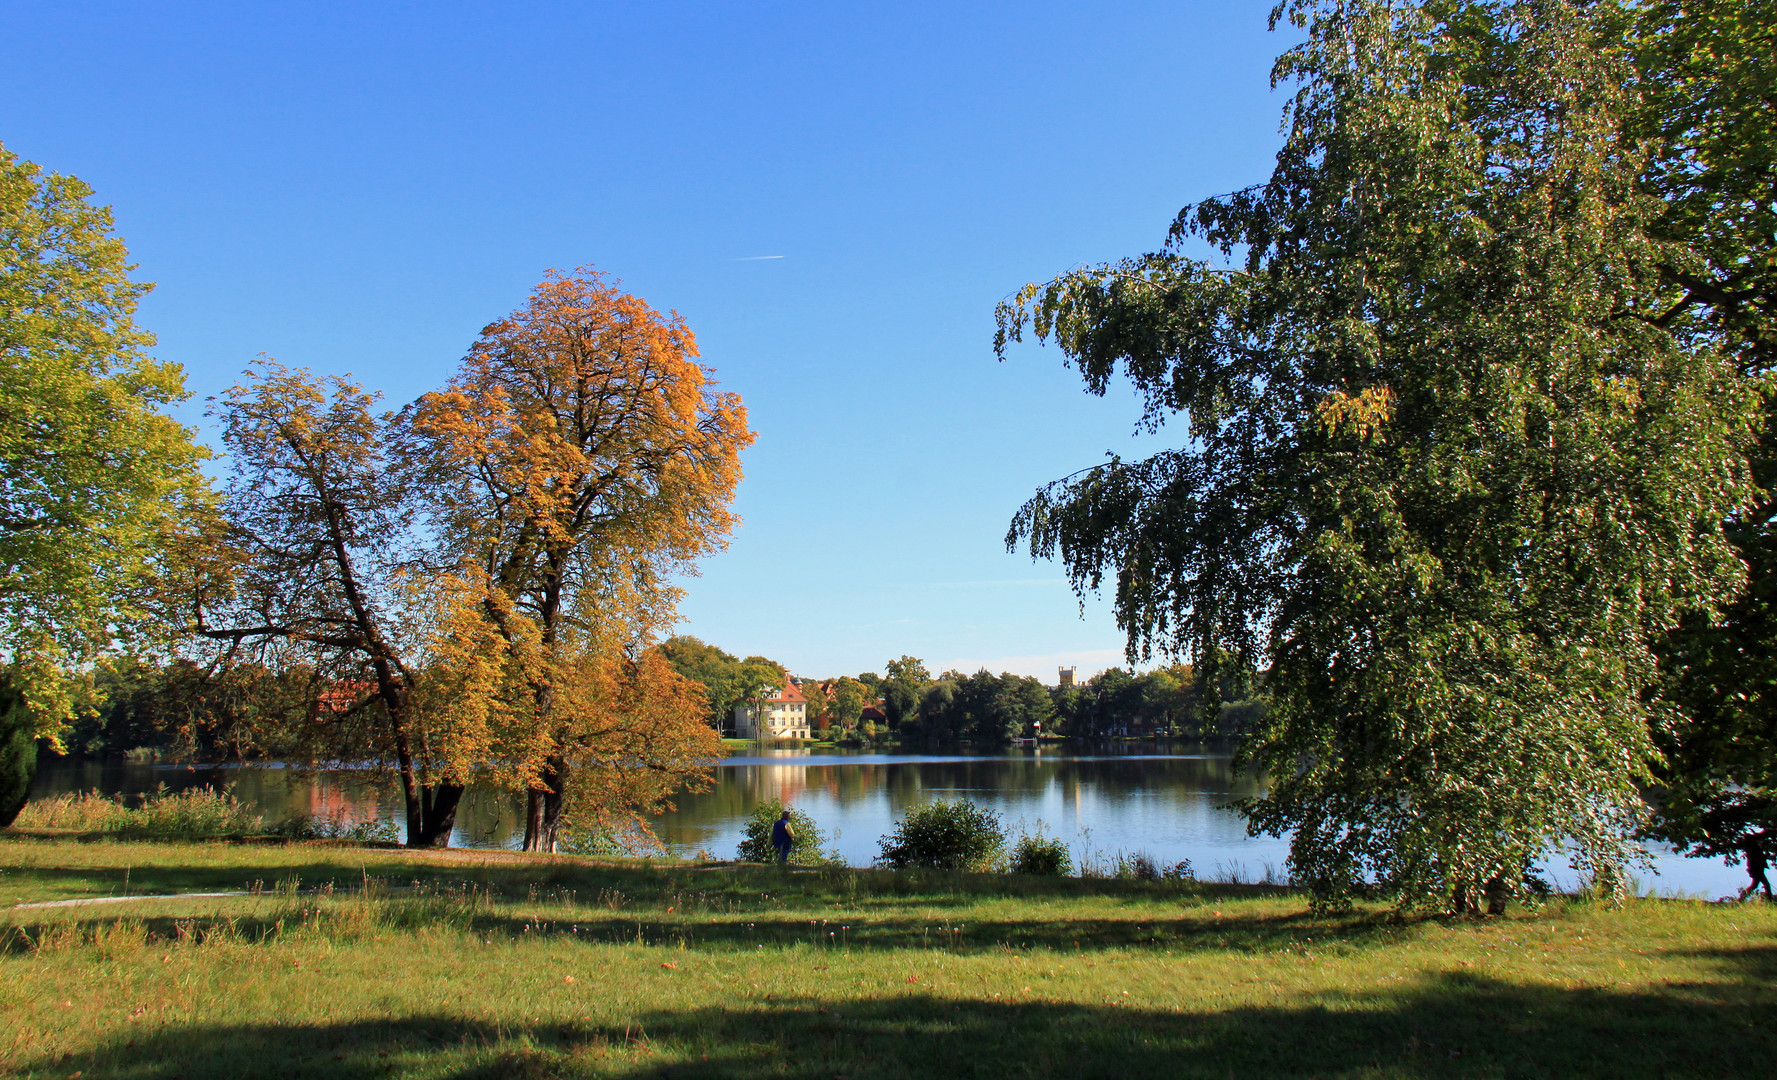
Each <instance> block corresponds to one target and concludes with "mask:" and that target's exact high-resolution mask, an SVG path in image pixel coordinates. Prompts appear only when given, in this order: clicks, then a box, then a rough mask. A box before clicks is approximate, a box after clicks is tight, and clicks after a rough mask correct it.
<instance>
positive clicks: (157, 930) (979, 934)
mask: <svg viewBox="0 0 1777 1080" xmlns="http://www.w3.org/2000/svg"><path fill="white" fill-rule="evenodd" d="M342 899H346V900H349V899H350V898H349V897H342ZM216 902H217V901H207V903H212V904H213V903H216ZM231 902H232V903H233V904H236V905H240V904H242V903H244V902H247V898H240V899H236V900H233V901H231ZM148 903H155V902H153V901H148ZM165 903H166V902H164V901H162V902H159V905H161V910H157V911H154V912H152V913H149V914H142V913H140V912H137V911H130V910H127V908H128V905H127V904H119V905H116V906H115V907H113V906H112V905H104V906H102V907H98V906H95V907H92V908H86V907H77V908H63V909H53V910H51V911H43V910H32V911H25V912H19V913H18V916H26V915H30V916H39V917H38V918H34V919H26V918H20V917H17V916H15V918H14V920H13V922H12V924H11V926H10V927H0V954H12V955H22V954H24V953H28V952H31V951H32V950H34V949H35V948H37V947H38V943H39V942H41V941H44V940H48V939H57V938H59V939H62V940H69V939H72V940H75V941H95V940H98V939H101V938H103V937H104V936H105V935H107V934H108V933H110V932H112V931H114V930H115V928H117V927H118V926H119V925H120V924H124V923H127V924H129V925H131V926H134V927H140V928H141V930H142V931H143V932H144V933H145V934H146V936H147V938H148V939H149V940H150V941H166V942H202V941H205V940H208V939H210V938H213V937H218V936H219V937H221V938H223V939H226V940H232V941H239V942H247V943H260V944H269V943H272V942H275V941H277V940H279V939H281V938H285V937H288V936H290V935H297V936H298V937H299V938H300V937H301V935H303V934H305V933H306V934H319V935H320V936H322V937H329V936H334V935H336V934H343V935H344V936H345V937H346V938H350V939H356V938H358V937H361V936H362V935H363V934H365V933H367V932H371V931H374V930H376V929H378V928H382V929H385V930H389V931H404V930H415V929H419V928H424V927H436V928H440V929H446V930H456V931H460V932H462V933H465V934H472V935H474V936H475V937H477V938H484V939H497V940H503V941H508V942H512V941H520V940H524V941H574V942H579V943H584V944H586V945H588V946H609V945H634V944H642V945H655V946H662V945H664V946H675V947H685V948H690V949H705V950H713V951H726V952H751V951H753V950H756V949H758V948H759V947H761V946H764V947H767V948H782V947H793V946H808V947H811V948H815V949H837V950H841V951H850V952H870V953H882V952H914V953H921V952H924V951H926V950H935V951H942V952H945V953H949V954H953V955H963V956H967V955H971V954H979V953H985V952H991V951H995V950H1001V949H1006V948H1011V949H1040V950H1048V951H1052V952H1058V953H1088V952H1098V951H1105V950H1131V949H1152V950H1155V951H1160V952H1173V953H1176V952H1186V951H1206V950H1218V951H1224V952H1239V953H1264V952H1273V951H1276V950H1279V949H1284V948H1288V947H1291V946H1295V945H1298V944H1301V943H1303V942H1304V939H1309V938H1311V939H1312V940H1313V941H1314V942H1315V943H1316V944H1315V948H1316V949H1317V950H1324V949H1325V948H1327V947H1328V946H1329V945H1332V944H1335V943H1339V944H1343V945H1346V946H1351V947H1372V946H1386V945H1389V944H1393V943H1397V942H1398V941H1399V940H1400V938H1399V935H1400V933H1401V931H1402V930H1403V928H1404V927H1403V925H1402V924H1401V923H1399V922H1396V921H1393V920H1390V919H1388V918H1385V917H1379V916H1344V917H1330V918H1327V917H1317V916H1313V915H1311V914H1309V913H1307V912H1294V913H1280V914H1274V915H1257V914H1246V915H1228V916H1225V917H1218V918H1213V919H1211V918H1206V917H1203V916H1201V915H1195V914H1193V915H1191V916H1190V917H1185V918H1181V917H1179V916H1178V915H1168V916H1164V917H1161V918H1154V917H1152V916H1148V917H1143V918H1130V919H1127V920H1125V919H1104V918H1091V919H1083V918H1073V919H1070V918H1061V917H1045V914H1046V913H1044V912H1041V911H1037V912H1033V913H1032V914H1031V916H1030V917H1028V918H1019V919H999V920H996V919H981V920H975V919H968V918H963V919H956V918H952V917H948V916H945V915H942V914H940V915H938V916H936V917H933V916H918V917H915V916H890V915H886V914H885V915H872V916H869V917H868V918H858V917H855V916H851V915H844V916H836V917H833V918H821V919H810V918H806V917H803V918H797V917H793V916H764V915H757V914H749V913H742V914H735V915H711V914H707V913H698V912H695V911H690V912H686V913H683V914H680V915H677V916H673V915H663V914H662V913H661V912H658V911H649V912H639V913H636V914H629V913H626V912H623V911H602V910H593V911H589V910H587V909H585V908H579V909H576V910H572V911H566V912H562V913H561V914H555V913H553V912H546V913H543V914H537V913H517V912H513V913H508V912H504V911H500V910H498V909H497V908H494V909H490V908H488V907H487V906H485V905H477V904H474V903H472V902H465V901H458V900H454V899H451V898H449V897H442V898H441V897H437V896H431V897H427V896H423V895H419V894H413V895H412V896H411V898H404V897H400V896H388V897H384V898H382V899H380V900H378V901H375V902H374V903H373V904H371V905H369V907H368V910H367V911H366V910H364V909H348V908H345V907H343V906H339V905H335V906H326V905H322V904H319V903H317V902H316V900H315V899H314V898H313V897H292V898H287V897H283V896H278V895H275V894H272V893H266V894H263V895H261V896H259V897H257V898H253V901H252V902H251V904H250V906H247V907H245V908H244V909H239V910H231V911H228V912H218V911H217V910H216V909H215V908H213V907H204V906H202V905H203V904H204V903H206V901H188V902H186V903H195V904H197V905H199V906H197V907H195V908H193V909H192V910H190V911H171V912H169V911H166V910H165V909H164V904H165Z"/></svg>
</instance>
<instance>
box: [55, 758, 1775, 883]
mask: <svg viewBox="0 0 1777 1080" xmlns="http://www.w3.org/2000/svg"><path fill="white" fill-rule="evenodd" d="M1193 751H1196V752H1193ZM160 785H165V786H166V787H167V788H168V789H170V790H179V789H182V788H187V787H195V786H206V785H208V786H217V785H228V786H230V787H232V789H233V790H234V791H235V793H236V794H237V795H238V796H240V797H241V798H242V799H243V800H245V801H247V802H250V803H252V804H253V805H255V806H256V807H257V808H258V810H259V812H260V813H262V814H264V815H265V817H266V818H267V819H268V820H272V821H276V820H279V819H281V818H284V817H287V816H289V815H292V814H296V813H303V814H313V815H315V816H318V817H322V818H332V819H338V820H340V821H342V822H344V823H346V824H355V823H358V822H363V821H371V820H376V819H379V818H380V819H388V820H394V821H397V822H399V821H400V819H401V809H400V808H401V803H400V799H399V797H398V796H397V795H396V794H395V793H394V792H393V791H392V790H389V789H388V788H381V789H379V788H377V787H376V786H374V785H372V784H371V783H370V782H369V778H368V774H366V773H363V772H358V771H354V770H330V771H325V772H320V773H313V772H306V773H304V772H297V771H294V770H289V769H284V768H282V767H280V766H277V765H275V764H273V765H247V766H223V767H214V766H190V765H164V764H157V765H144V764H134V763H127V762H109V761H107V762H70V761H45V762H43V763H42V764H41V765H40V767H39V769H38V775H37V779H36V782H35V783H34V784H33V786H32V794H33V797H38V796H44V795H53V794H58V793H61V792H67V791H98V792H100V793H102V794H107V795H112V794H124V795H134V794H141V793H143V792H148V791H153V790H154V789H155V788H156V787H158V786H160ZM1259 790H1260V788H1259V785H1258V783H1257V782H1256V781H1255V780H1254V778H1253V777H1251V776H1249V775H1242V774H1240V773H1237V772H1236V771H1235V770H1234V769H1233V768H1232V767H1231V764H1230V761H1229V757H1228V755H1227V754H1226V753H1225V752H1217V751H1214V750H1210V749H1201V750H1199V748H1191V747H1187V748H1178V747H1170V748H1169V747H1163V746H1162V747H1153V748H1150V749H1149V750H1148V751H1147V752H1133V753H1132V752H1128V751H1126V750H1119V752H1117V753H1103V754H1098V753H1091V752H1087V751H1083V750H1081V749H1079V748H1067V749H1053V748H1047V747H1045V748H1042V749H1036V748H1022V749H1017V748H1015V749H1012V750H1005V751H997V752H994V753H990V754H932V755H921V754H873V753H862V752H851V753H848V752H845V751H826V752H816V753H811V752H807V751H802V750H779V749H760V750H754V751H752V752H748V753H743V754H738V755H736V756H734V757H730V758H728V759H727V760H726V761H724V762H723V763H722V764H721V765H720V766H719V767H718V768H717V769H716V784H715V787H714V788H712V789H711V790H709V791H705V792H698V793H694V794H684V795H681V796H680V797H679V798H678V800H677V803H678V808H677V809H676V810H673V811H671V812H669V813H666V814H663V815H661V816H660V817H659V818H657V819H655V821H654V827H655V831H656V832H657V833H658V834H659V836H660V838H661V840H663V841H664V842H665V843H666V844H667V845H668V846H669V847H670V848H671V849H673V850H674V851H675V852H678V853H681V854H693V853H696V852H698V851H700V850H707V851H709V852H711V853H712V854H714V855H716V856H718V857H724V858H726V857H732V856H733V855H734V853H735V845H736V844H737V843H738V842H739V840H740V830H741V825H742V823H743V822H744V821H745V819H746V817H747V815H748V814H750V813H751V812H752V810H753V808H754V807H756V806H758V805H759V804H760V803H762V802H765V801H767V800H769V799H774V798H775V799H782V800H783V801H784V802H785V803H788V804H790V805H792V806H796V807H799V808H801V809H803V810H806V811H807V812H808V813H809V814H811V815H813V817H814V819H815V821H816V822H817V823H818V824H819V826H820V827H821V829H822V831H824V832H826V833H827V834H828V836H829V838H830V840H831V845H830V846H832V847H834V848H837V849H838V851H839V852H840V854H842V855H843V856H844V857H845V859H846V861H847V862H849V863H851V864H852V865H854V866H866V865H869V863H870V861H871V860H872V859H874V858H875V857H876V854H877V840H878V839H879V838H880V837H881V836H882V835H883V834H884V833H886V832H888V830H889V829H890V828H891V827H892V826H893V824H894V822H895V821H896V820H897V819H898V818H899V817H900V816H901V815H902V814H903V813H904V812H905V811H906V809H907V807H909V806H914V805H918V804H920V803H924V802H928V801H930V800H932V799H940V798H943V799H954V798H967V799H969V800H971V801H973V802H975V803H976V804H978V805H981V806H985V807H988V808H990V809H993V810H997V811H999V813H1000V815H1001V818H1002V819H1003V821H1004V822H1005V823H1006V824H1007V825H1008V826H1010V827H1011V828H1012V829H1013V831H1014V832H1016V831H1017V830H1018V829H1020V828H1023V829H1025V830H1027V831H1034V830H1036V829H1037V828H1038V827H1039V826H1041V827H1043V828H1045V829H1047V831H1048V832H1049V833H1051V834H1052V835H1056V836H1059V837H1060V838H1061V839H1062V840H1063V841H1065V842H1066V843H1067V844H1068V845H1069V846H1070V847H1071V848H1072V849H1073V850H1074V853H1075V859H1076V861H1079V860H1081V859H1083V858H1084V859H1092V858H1099V859H1106V858H1109V857H1111V856H1114V855H1116V854H1117V853H1118V852H1136V851H1141V852H1146V853H1147V854H1149V855H1152V856H1153V857H1154V858H1155V859H1156V860H1158V861H1161V862H1164V863H1173V862H1177V861H1179V860H1181V859H1189V860H1191V862H1192V864H1193V865H1194V866H1195V868H1196V870H1197V874H1198V876H1199V877H1221V876H1224V875H1226V874H1229V873H1238V874H1240V875H1242V876H1243V877H1244V878H1245V879H1247V880H1258V879H1260V878H1262V877H1263V876H1264V875H1265V872H1266V869H1267V867H1271V868H1275V870H1276V871H1277V872H1278V873H1280V874H1281V873H1282V871H1283V866H1284V861H1285V858H1286V856H1287V855H1288V844H1287V842H1286V841H1283V840H1278V839H1272V838H1252V837H1248V836H1247V835H1246V826H1245V823H1244V822H1243V821H1242V819H1241V818H1240V816H1239V815H1238V814H1236V813H1234V812H1232V811H1230V810H1227V809H1224V805H1225V804H1226V803H1227V802H1228V801H1229V800H1231V799H1237V798H1240V797H1243V796H1246V795H1253V794H1257V793H1258V792H1259ZM520 828H521V816H520V806H519V803H518V801H517V800H515V799H513V798H512V797H511V796H509V795H507V794H505V793H502V792H498V791H493V790H474V791H471V792H470V794H469V795H468V796H467V797H466V798H465V800H464V805H463V808H462V811H461V812H460V813H459V815H458V827H457V829H456V831H455V833H453V835H452V838H451V842H452V843H453V844H459V845H466V846H508V847H510V846H515V844H516V842H517V839H518V836H519V830H520ZM1655 869H1656V870H1657V874H1654V875H1648V874H1646V873H1645V872H1644V873H1642V874H1641V877H1642V878H1643V880H1644V887H1645V888H1651V889H1653V890H1654V891H1657V892H1660V893H1668V894H1671V893H1682V894H1692V895H1704V896H1708V897H1711V898H1713V897H1716V896H1721V895H1724V894H1727V893H1729V892H1733V891H1737V890H1738V889H1739V888H1740V887H1741V885H1743V884H1744V882H1745V881H1746V877H1745V873H1744V871H1742V870H1741V869H1739V868H1738V867H1727V866H1723V865H1722V864H1721V863H1720V862H1719V861H1709V860H1700V859H1682V858H1678V857H1675V856H1672V855H1670V854H1666V853H1660V854H1659V855H1658V856H1657V857H1656V861H1655ZM1553 873H1554V876H1555V878H1556V880H1557V883H1558V884H1563V885H1568V884H1571V883H1572V877H1573V874H1572V871H1571V870H1568V869H1567V868H1566V867H1564V866H1557V867H1555V868H1553Z"/></svg>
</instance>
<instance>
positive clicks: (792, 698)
mask: <svg viewBox="0 0 1777 1080" xmlns="http://www.w3.org/2000/svg"><path fill="white" fill-rule="evenodd" d="M762 712H763V713H764V716H763V717H762V720H763V723H756V722H755V721H754V718H753V705H752V702H747V701H743V702H741V703H740V704H739V705H736V706H735V707H734V731H735V733H736V734H737V735H739V736H740V737H741V738H743V739H807V738H810V737H811V736H810V733H809V730H808V699H807V698H806V697H803V696H802V691H801V690H800V689H799V688H798V687H797V686H796V684H795V683H794V682H792V683H790V684H789V685H788V686H786V687H784V688H783V689H782V690H780V691H778V693H777V694H776V695H775V696H773V697H768V698H766V699H765V701H764V707H763V709H762Z"/></svg>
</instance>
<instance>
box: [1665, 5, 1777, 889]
mask: <svg viewBox="0 0 1777 1080" xmlns="http://www.w3.org/2000/svg"><path fill="white" fill-rule="evenodd" d="M1633 41H1634V46H1635V55H1636V60H1637V66H1638V68H1639V71H1640V76H1641V79H1640V84H1641V87H1642V109H1641V111H1640V113H1639V119H1640V126H1641V128H1642V133H1643V135H1644V136H1645V137H1646V138H1647V140H1648V143H1649V145H1650V148H1651V153H1650V156H1649V161H1648V167H1647V169H1646V172H1645V173H1644V177H1643V182H1644V185H1645V186H1646V188H1647V189H1648V190H1649V191H1650V192H1652V193H1653V194H1654V195H1656V196H1657V197H1659V198H1660V199H1661V200H1662V204H1663V210H1662V213H1661V215H1660V217H1659V218H1658V219H1657V220H1656V221H1655V223H1654V226H1653V228H1654V231H1655V232H1656V233H1657V234H1658V235H1660V236H1661V237H1662V238H1664V239H1666V240H1668V241H1669V246H1668V248H1667V251H1666V255H1665V258H1664V260H1663V261H1662V264H1661V267H1662V272H1663V273H1664V274H1665V276H1666V278H1667V280H1668V281H1669V282H1670V283H1671V284H1672V285H1673V287H1674V290H1675V298H1674V301H1673V303H1672V304H1671V306H1670V307H1669V308H1667V309H1666V310H1665V311H1664V312H1662V313H1661V314H1660V316H1659V319H1658V321H1659V322H1660V323H1661V324H1662V325H1667V326H1670V327H1672V328H1673V330H1674V331H1675V332H1677V333H1683V334H1690V335H1694V336H1696V337H1698V338H1700V339H1703V340H1706V341H1709V342H1711V343H1713V344H1715V345H1716V347H1718V348H1720V349H1722V350H1723V351H1724V352H1726V353H1727V354H1728V355H1730V356H1732V357H1733V358H1734V359H1735V360H1736V362H1737V363H1738V364H1739V365H1740V367H1741V369H1742V370H1743V371H1745V372H1747V373H1748V374H1750V375H1753V376H1755V377H1760V378H1764V379H1767V380H1768V379H1769V378H1770V376H1771V375H1772V374H1773V372H1777V200H1773V199H1772V197H1771V190H1772V182H1773V177H1777V108H1773V104H1772V103H1773V102H1774V101H1777V2H1773V0H1732V2H1723V0H1702V2H1685V3H1678V2H1675V0H1665V2H1657V3H1648V4H1644V5H1642V6H1641V8H1640V9H1639V17H1638V19H1637V21H1636V22H1635V24H1634V26H1633ZM1752 461H1753V470H1754V479H1755V482H1756V484H1757V486H1758V489H1759V492H1760V495H1759V498H1758V500H1757V503H1756V504H1755V505H1754V506H1752V507H1751V508H1750V509H1748V510H1747V511H1745V512H1743V513H1741V514H1737V515H1734V516H1733V517H1731V518H1730V519H1729V521H1728V523H1727V530H1728V535H1729V537H1730V539H1731V540H1732V541H1733V543H1734V546H1735V548H1736V549H1737V550H1738V552H1739V554H1740V557H1741V558H1742V559H1743V560H1744V561H1745V563H1746V565H1747V568H1748V572H1749V576H1750V580H1751V585H1750V588H1749V590H1748V592H1747V594H1746V596H1744V597H1743V598H1741V599H1740V600H1739V601H1737V602H1736V603H1735V604H1734V605H1732V606H1731V607H1729V608H1728V609H1727V610H1726V611H1725V612H1724V613H1723V616H1722V617H1721V618H1720V619H1709V618H1702V617H1695V618H1692V619H1690V620H1688V622H1687V624H1686V625H1685V626H1684V627H1683V628H1681V629H1680V630H1679V631H1678V632H1676V633H1674V634H1673V635H1672V636H1671V637H1670V638H1668V639H1667V640H1666V641H1665V642H1664V643H1663V644H1662V646H1661V650H1660V652H1661V658H1662V660H1663V662H1664V666H1665V671H1666V675H1667V684H1666V687H1665V690H1666V696H1667V698H1668V700H1669V702H1670V703H1671V704H1672V705H1673V706H1674V708H1673V709H1671V710H1670V711H1668V712H1665V713H1663V714H1662V715H1661V720H1662V721H1663V722H1661V723H1658V724H1656V725H1655V728H1654V741H1655V744H1656V745H1657V747H1658V748H1659V749H1660V751H1661V757H1660V759H1659V761H1658V763H1657V765H1656V769H1655V772H1656V776H1657V777H1658V779H1659V780H1660V782H1661V790H1660V791H1659V793H1658V796H1657V798H1656V799H1655V800H1654V803H1655V813H1654V817H1653V821H1652V822H1651V824H1650V827H1649V832H1650V834H1651V835H1653V836H1656V837H1659V838H1661V839H1664V840H1668V841H1670V842H1672V843H1673V844H1674V845H1675V846H1677V847H1678V848H1679V849H1680V850H1681V851H1686V852H1689V853H1691V854H1694V855H1699V856H1722V857H1726V858H1727V859H1729V860H1730V861H1739V862H1743V863H1744V865H1745V866H1746V869H1747V873H1748V875H1749V876H1750V877H1751V879H1752V880H1751V882H1750V884H1749V885H1748V886H1747V888H1748V890H1751V889H1754V888H1758V887H1763V888H1764V890H1765V891H1766V893H1767V895H1769V893H1770V891H1771V884H1770V881H1769V879H1768V877H1767V876H1766V874H1765V870H1764V868H1765V867H1766V866H1767V865H1768V864H1769V863H1770V862H1771V861H1772V860H1777V697H1774V695H1773V687H1777V622H1773V620H1772V617H1771V611H1772V603H1773V601H1774V600H1777V395H1773V394H1772V393H1771V391H1770V390H1769V388H1768V386H1767V391H1766V398H1765V402H1764V417H1763V424H1762V426H1761V429H1760V434H1759V441H1758V445H1757V447H1756V448H1755V450H1754V452H1753V455H1752Z"/></svg>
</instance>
